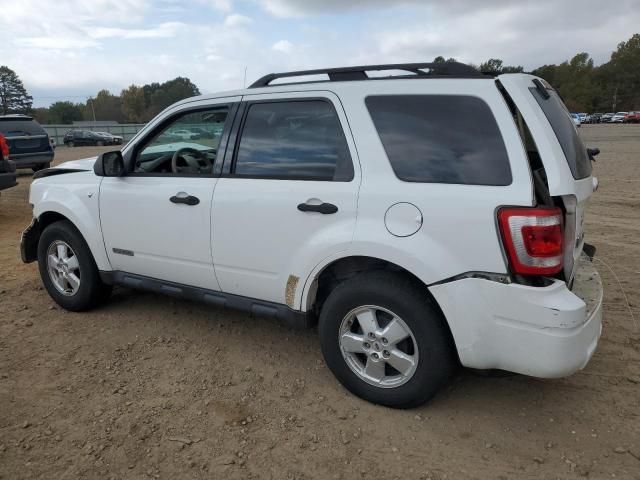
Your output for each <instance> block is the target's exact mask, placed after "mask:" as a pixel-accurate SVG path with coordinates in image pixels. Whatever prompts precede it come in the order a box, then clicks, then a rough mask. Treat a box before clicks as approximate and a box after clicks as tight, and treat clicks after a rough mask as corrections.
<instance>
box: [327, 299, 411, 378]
mask: <svg viewBox="0 0 640 480" xmlns="http://www.w3.org/2000/svg"><path fill="white" fill-rule="evenodd" d="M338 342H339V345H340V351H341V352H342V356H343V358H344V360H345V362H346V363H347V365H348V366H349V368H350V369H351V371H352V372H353V373H355V374H356V376H358V377H359V378H360V379H361V380H363V381H365V382H367V383H369V384H371V385H375V386H377V387H382V388H394V387H399V386H400V385H402V384H404V383H406V382H408V381H409V380H410V379H411V377H413V374H414V373H415V371H416V368H417V366H418V345H417V343H416V340H415V337H414V336H413V332H412V331H411V329H410V328H409V326H408V325H407V324H406V323H405V322H404V321H403V320H402V319H401V318H400V317H399V316H397V315H396V314H394V313H393V312H391V311H390V310H387V309H386V308H383V307H378V306H375V305H366V306H362V307H358V308H355V309H353V310H352V311H350V312H349V313H348V314H347V315H346V316H345V317H344V319H343V320H342V323H341V325H340V331H339V333H338Z"/></svg>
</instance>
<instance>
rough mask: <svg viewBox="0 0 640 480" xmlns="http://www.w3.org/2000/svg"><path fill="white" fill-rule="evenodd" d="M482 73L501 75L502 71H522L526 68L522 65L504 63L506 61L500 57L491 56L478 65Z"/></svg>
mask: <svg viewBox="0 0 640 480" xmlns="http://www.w3.org/2000/svg"><path fill="white" fill-rule="evenodd" d="M478 70H480V71H481V72H482V73H488V74H491V75H500V74H502V73H522V72H523V71H524V68H522V66H520V65H518V66H513V65H504V62H503V61H502V60H500V59H499V58H490V59H489V60H487V61H486V62H482V63H481V64H480V67H478Z"/></svg>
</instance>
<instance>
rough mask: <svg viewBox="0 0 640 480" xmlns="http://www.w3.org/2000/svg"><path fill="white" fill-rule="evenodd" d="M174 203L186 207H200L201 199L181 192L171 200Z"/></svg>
mask: <svg viewBox="0 0 640 480" xmlns="http://www.w3.org/2000/svg"><path fill="white" fill-rule="evenodd" d="M169 200H170V201H171V202H173V203H183V204H185V205H198V204H199V203H200V199H199V198H198V197H194V196H193V195H189V194H187V193H184V192H179V193H177V194H175V195H174V196H173V197H171V198H170V199H169Z"/></svg>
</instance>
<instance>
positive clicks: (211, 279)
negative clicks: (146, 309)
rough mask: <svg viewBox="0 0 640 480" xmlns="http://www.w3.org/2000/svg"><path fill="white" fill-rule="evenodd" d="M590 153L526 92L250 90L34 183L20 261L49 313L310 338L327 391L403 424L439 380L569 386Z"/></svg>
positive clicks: (469, 78) (202, 102)
mask: <svg viewBox="0 0 640 480" xmlns="http://www.w3.org/2000/svg"><path fill="white" fill-rule="evenodd" d="M390 70H393V71H396V72H397V71H398V70H403V71H405V72H406V75H399V76H393V77H384V78H383V77H380V75H379V71H390ZM373 71H377V72H378V73H376V75H375V76H374V75H371V76H370V75H369V74H368V73H367V72H369V73H371V72H373ZM318 75H321V76H323V77H324V80H318ZM310 76H311V77H310ZM296 77H298V78H297V79H296ZM310 78H311V81H309V79H310ZM287 79H290V80H287ZM296 80H297V81H296ZM287 81H288V82H290V83H283V82H287ZM276 83H277V84H276ZM178 129H184V130H189V131H199V132H202V133H200V134H199V135H197V137H198V138H197V139H195V138H192V139H188V140H187V139H176V138H175V137H172V136H171V135H167V132H172V131H176V130H178ZM595 153H596V152H595V151H588V150H587V149H586V148H585V147H584V145H583V143H582V141H581V140H580V138H579V137H578V134H577V132H576V129H575V127H574V125H573V123H572V121H571V118H570V116H569V114H568V112H567V110H566V108H565V107H564V105H563V104H562V102H561V100H560V98H559V97H558V95H557V94H556V92H555V91H554V90H553V89H552V88H551V87H550V86H549V85H548V84H546V83H545V82H544V81H543V80H541V79H539V78H536V77H533V76H531V75H525V74H509V75H500V76H498V77H495V78H494V77H489V76H485V75H482V74H480V73H478V72H476V70H474V69H473V68H471V67H468V66H466V65H462V64H457V63H447V64H403V65H376V66H365V67H349V68H338V69H329V70H314V71H305V72H288V73H284V74H271V75H268V76H266V77H263V78H262V79H260V80H258V81H257V82H256V83H254V84H253V85H252V86H251V87H250V88H248V89H246V90H242V91H236V92H228V93H221V94H216V95H207V96H200V97H195V98H191V99H188V100H184V101H181V102H179V103H177V104H175V105H173V106H171V107H169V108H168V109H167V110H165V111H164V112H162V113H161V114H160V115H158V117H156V118H155V119H154V120H153V121H151V122H150V123H149V124H148V125H147V126H146V127H145V128H144V129H143V130H141V131H140V132H139V133H138V134H137V135H136V136H135V137H134V138H133V139H132V140H131V141H130V142H129V143H128V144H127V145H126V146H125V147H124V149H123V150H122V152H109V153H105V154H103V155H101V156H100V157H98V158H97V160H96V159H95V158H93V159H86V160H79V161H72V162H67V163H64V164H62V165H59V166H58V167H56V168H52V169H48V170H44V171H42V172H39V174H37V175H36V177H37V179H36V180H35V181H34V182H33V184H32V186H31V192H30V201H31V203H32V204H33V208H34V211H33V213H34V220H33V223H32V225H31V226H30V227H29V228H28V229H27V230H26V231H25V232H24V233H23V238H22V245H21V246H22V256H23V260H24V261H25V262H31V261H35V260H38V263H39V267H40V273H41V276H42V280H43V282H44V285H45V287H46V289H47V291H48V292H49V294H50V295H51V296H52V297H53V299H54V300H55V301H56V302H57V303H58V304H60V305H61V306H63V307H64V308H66V309H69V310H74V311H78V310H86V309H89V308H91V307H93V306H95V305H96V304H98V303H99V302H100V301H102V300H104V299H105V298H106V297H107V296H108V294H109V291H110V288H111V286H112V285H124V286H127V287H131V288H136V289H147V290H152V291H156V292H164V293H168V294H170V295H174V296H181V297H186V298H191V299H195V300H200V301H204V302H208V303H211V304H213V305H216V306H228V307H232V308H238V309H242V310H246V311H249V312H251V313H254V314H259V315H267V316H275V317H279V318H282V319H284V320H286V321H288V322H289V323H290V324H292V325H305V326H308V325H313V324H314V323H316V322H317V323H318V327H319V334H320V342H321V344H322V352H323V354H324V358H325V360H326V362H327V365H328V366H329V368H330V369H331V370H332V371H333V373H334V374H335V376H336V377H337V378H338V379H339V380H340V382H342V383H343V384H344V385H345V386H346V387H347V388H348V389H349V390H351V391H352V392H353V393H355V394H356V395H359V396H361V397H363V398H365V399H367V400H370V401H372V402H376V403H379V404H383V405H388V406H392V407H412V406H416V405H418V404H421V403H423V402H424V401H426V400H428V399H429V398H430V397H431V396H432V395H433V394H434V393H435V392H436V391H437V389H438V388H439V387H440V386H441V385H442V384H443V382H445V381H446V379H447V378H448V377H449V375H450V374H451V373H452V372H453V370H454V367H455V366H456V365H458V364H462V365H463V366H466V367H471V368H475V369H502V370H509V371H512V372H518V373H521V374H526V375H533V376H537V377H547V378H549V377H559V376H564V375H569V374H571V373H573V372H575V371H576V370H578V369H580V368H582V367H584V366H585V364H586V363H587V361H588V360H589V358H590V357H591V356H592V354H593V352H594V350H595V348H596V344H597V342H598V338H599V336H600V332H601V316H602V286H601V283H600V279H599V277H598V274H597V272H596V271H595V269H594V268H593V266H592V264H591V262H590V261H589V258H588V257H587V256H586V255H584V253H583V250H584V251H586V252H588V253H589V256H591V257H592V256H593V250H594V249H593V247H590V246H588V245H585V243H584V235H583V226H584V214H585V208H586V204H587V200H588V199H589V197H590V195H591V194H592V193H593V191H594V190H595V187H596V186H597V182H596V181H595V179H594V178H592V177H591V157H592V155H593V154H595Z"/></svg>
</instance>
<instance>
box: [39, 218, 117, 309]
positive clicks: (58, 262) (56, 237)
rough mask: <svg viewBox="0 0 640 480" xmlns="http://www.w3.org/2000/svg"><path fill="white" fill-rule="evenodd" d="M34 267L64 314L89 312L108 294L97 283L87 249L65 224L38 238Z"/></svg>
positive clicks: (48, 229)
mask: <svg viewBox="0 0 640 480" xmlns="http://www.w3.org/2000/svg"><path fill="white" fill-rule="evenodd" d="M38 267H39V270H40V277H41V278H42V282H43V283H44V286H45V288H46V289H47V292H49V295H50V296H51V298H53V300H54V301H55V302H56V303H57V304H58V305H60V306H61V307H63V308H65V309H66V310H71V311H74V312H80V311H84V310H89V309H91V308H93V307H95V306H96V305H98V304H99V303H100V302H101V301H103V300H105V299H106V298H108V296H109V294H110V292H111V287H110V286H108V285H105V284H104V283H102V281H101V280H100V276H99V274H98V267H97V266H96V263H95V261H94V259H93V256H92V255H91V251H90V250H89V246H88V245H87V243H86V242H85V240H84V238H82V235H81V234H80V232H78V230H77V229H76V228H75V227H74V226H73V224H71V223H70V222H68V221H66V220H63V221H59V222H55V223H52V224H50V225H48V226H47V227H46V228H45V229H44V231H43V232H42V234H41V235H40V240H39V242H38Z"/></svg>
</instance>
